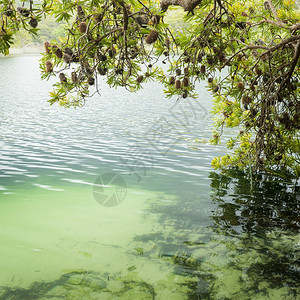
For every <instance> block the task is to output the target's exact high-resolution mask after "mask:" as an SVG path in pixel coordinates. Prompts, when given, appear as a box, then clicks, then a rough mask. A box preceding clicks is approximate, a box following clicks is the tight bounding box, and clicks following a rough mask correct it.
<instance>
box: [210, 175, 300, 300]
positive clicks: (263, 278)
mask: <svg viewBox="0 0 300 300" xmlns="http://www.w3.org/2000/svg"><path fill="white" fill-rule="evenodd" d="M230 176H231V177H228V176H225V175H219V174H216V173H211V175H210V178H211V187H212V194H211V197H212V201H213V202H214V203H216V204H217V205H218V207H217V208H216V210H215V211H214V213H213V215H212V217H211V218H212V219H213V220H214V221H215V224H214V225H213V229H214V231H215V232H218V233H219V234H221V235H224V236H231V237H232V238H237V246H238V248H237V251H238V255H237V257H242V256H243V255H247V254H248V256H249V262H248V264H247V266H246V267H245V266H244V267H245V269H244V273H245V274H244V280H247V281H248V286H249V288H251V289H253V290H255V289H257V290H259V285H260V283H261V282H265V285H264V287H263V288H260V289H261V291H262V292H263V293H265V295H266V296H268V293H269V292H270V289H272V290H279V289H285V290H286V292H285V295H289V296H290V297H296V295H297V292H298V293H299V292H300V283H299V276H300V240H299V236H298V233H299V229H300V187H299V186H289V185H288V184H286V183H284V182H282V181H281V182H280V181H278V178H277V179H275V178H266V179H264V180H262V179H261V178H255V179H256V180H255V181H253V189H252V193H251V192H250V190H251V183H250V182H249V181H248V180H246V179H245V178H244V177H242V176H241V174H237V173H236V174H234V173H232V174H230ZM275 180H277V181H275ZM250 253H252V256H251V255H249V254H250ZM239 263H240V261H239V260H238V259H237V261H236V262H233V266H234V267H236V268H240V267H242V266H241V265H239ZM250 282H252V284H249V283H250ZM291 299H293V298H291Z"/></svg>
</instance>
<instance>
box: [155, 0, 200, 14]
mask: <svg viewBox="0 0 300 300" xmlns="http://www.w3.org/2000/svg"><path fill="white" fill-rule="evenodd" d="M201 2H202V0H161V1H160V7H161V10H162V11H167V10H168V7H169V6H170V5H175V6H181V7H182V8H183V9H184V10H185V11H188V12H192V11H193V9H194V8H195V7H196V6H197V5H199V4H200V3H201Z"/></svg>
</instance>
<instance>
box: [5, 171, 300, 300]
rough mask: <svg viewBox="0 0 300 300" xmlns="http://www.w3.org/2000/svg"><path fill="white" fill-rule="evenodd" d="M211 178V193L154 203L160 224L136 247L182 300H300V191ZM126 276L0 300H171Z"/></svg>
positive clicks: (62, 282) (64, 279)
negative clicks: (165, 267)
mask: <svg viewBox="0 0 300 300" xmlns="http://www.w3.org/2000/svg"><path fill="white" fill-rule="evenodd" d="M209 177H210V186H211V192H210V194H209V195H204V194H198V195H197V194H195V193H192V192H191V193H182V194H180V195H176V196H175V197H174V195H173V196H170V195H162V196H161V198H158V199H156V201H155V202H154V201H153V199H152V200H151V201H150V200H149V203H148V208H147V210H146V211H145V218H154V219H153V220H154V221H155V223H158V224H159V226H158V227H157V228H156V230H154V231H153V232H151V233H148V234H144V235H138V236H135V238H134V239H133V240H132V242H131V245H130V246H131V248H132V247H134V246H135V247H143V248H137V249H142V250H141V253H142V255H143V257H144V258H145V259H147V260H150V261H151V260H153V261H157V260H159V261H161V262H163V263H166V264H169V265H170V266H171V269H170V272H172V273H173V275H174V276H173V277H172V280H170V282H169V284H170V285H171V286H172V288H173V290H179V291H180V293H181V298H180V299H222V300H223V299H297V295H299V293H300V282H299V278H300V238H299V228H300V187H292V186H289V185H287V184H286V183H284V182H282V181H279V180H278V179H275V178H259V177H258V178H255V181H254V182H253V189H252V192H250V188H251V187H250V182H249V180H248V179H247V178H246V177H244V176H243V175H242V174H240V173H231V174H230V176H227V175H222V174H218V173H214V172H211V173H210V176H209ZM123 275H124V274H123ZM123 275H122V276H119V277H118V278H116V279H115V280H114V284H111V283H110V281H109V280H107V274H99V273H95V272H87V271H78V272H75V271H74V272H71V273H67V274H64V275H62V276H61V277H60V278H59V279H58V280H56V281H53V282H48V283H47V282H40V283H39V282H35V283H33V284H32V285H31V286H30V287H29V288H28V289H18V288H9V287H3V288H0V299H1V300H4V299H15V300H19V299H44V298H45V299H46V298H47V299H51V298H55V297H56V298H55V299H59V298H62V299H99V296H101V297H104V298H103V299H113V298H109V297H115V298H121V299H171V298H161V297H159V290H158V288H157V287H156V286H153V285H150V284H149V283H148V282H146V280H144V279H141V278H140V277H139V276H138V275H137V273H134V272H133V273H129V274H127V275H126V276H123ZM166 280H167V279H166ZM116 281H117V282H118V283H119V284H118V285H116V284H115V283H116ZM182 291H184V292H182ZM82 297H83V298H82ZM97 297H98V298H97ZM105 297H107V298H105ZM172 299H177V298H172ZM178 299H179V298H178Z"/></svg>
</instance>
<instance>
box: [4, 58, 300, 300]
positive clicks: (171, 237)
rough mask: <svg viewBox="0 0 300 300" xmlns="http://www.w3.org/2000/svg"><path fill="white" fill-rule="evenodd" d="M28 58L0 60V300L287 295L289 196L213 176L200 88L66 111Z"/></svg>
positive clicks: (297, 201)
mask: <svg viewBox="0 0 300 300" xmlns="http://www.w3.org/2000/svg"><path fill="white" fill-rule="evenodd" d="M38 59H39V57H38V56H23V57H17V56H16V57H9V58H0V71H1V72H0V91H1V97H0V147H1V148H0V166H1V167H0V241H1V243H0V299H116V298H120V299H240V298H242V299H297V294H298V293H299V289H300V288H299V275H300V238H299V226H300V218H299V211H300V197H299V194H300V193H299V192H300V191H299V187H294V186H292V185H288V184H285V183H284V182H282V181H280V180H278V179H276V180H274V179H273V180H272V181H271V180H267V179H264V180H263V179H262V178H256V180H255V182H254V184H253V192H252V193H251V192H250V189H251V187H250V183H249V181H248V180H247V179H245V178H244V177H243V176H242V174H238V173H232V174H231V175H230V176H224V175H221V174H219V173H216V172H213V170H212V169H211V167H210V162H211V159H212V158H213V157H214V156H216V155H220V154H222V153H223V152H224V151H225V148H224V147H223V146H218V147H213V146H211V145H209V143H208V142H207V140H208V139H209V138H210V137H211V129H212V125H211V121H210V116H209V109H210V107H211V99H210V95H209V94H208V93H207V92H206V91H205V89H204V87H203V86H201V85H200V86H199V87H198V89H199V94H200V96H199V99H198V100H197V101H194V100H189V101H182V100H180V99H179V100H177V99H172V100H167V99H165V98H164V96H163V92H162V87H160V86H159V85H157V84H149V85H147V86H145V89H144V90H143V91H141V92H139V93H137V94H130V93H128V92H126V91H125V90H121V89H120V90H114V89H109V88H107V87H106V86H105V84H104V83H100V91H101V97H99V96H97V97H94V98H93V99H91V100H89V101H88V102H87V103H86V105H85V106H84V107H83V108H81V109H76V110H74V109H68V110H66V109H62V108H59V107H57V106H51V107H50V106H49V104H48V103H47V102H46V101H47V98H48V92H49V91H50V90H51V82H41V81H40V80H39V69H38ZM228 134H230V133H228ZM196 139H197V142H196Z"/></svg>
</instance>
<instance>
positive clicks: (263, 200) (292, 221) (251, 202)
mask: <svg viewBox="0 0 300 300" xmlns="http://www.w3.org/2000/svg"><path fill="white" fill-rule="evenodd" d="M230 175H231V176H232V177H228V176H224V175H219V174H216V173H211V176H210V178H211V187H212V191H213V193H212V199H213V201H214V202H215V203H217V204H218V207H219V209H218V211H217V212H215V216H214V217H213V219H214V220H215V221H216V224H218V225H219V226H221V227H222V228H223V229H225V228H228V229H231V230H233V233H234V232H235V231H236V232H240V231H242V232H248V233H255V234H256V235H258V234H264V233H265V231H266V230H271V229H272V230H273V229H275V228H280V229H282V230H288V231H292V232H297V231H299V228H300V214H299V213H300V187H299V186H296V187H292V188H291V187H290V186H288V185H287V184H285V183H284V182H279V181H271V179H272V178H269V180H254V181H253V190H252V193H250V189H251V184H250V182H249V180H246V179H245V178H244V177H241V175H240V174H234V173H233V174H230ZM234 175H235V177H233V176H234ZM274 180H276V179H274ZM234 226H238V227H234ZM224 232H225V233H227V234H229V233H230V231H227V230H225V231H224Z"/></svg>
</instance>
